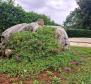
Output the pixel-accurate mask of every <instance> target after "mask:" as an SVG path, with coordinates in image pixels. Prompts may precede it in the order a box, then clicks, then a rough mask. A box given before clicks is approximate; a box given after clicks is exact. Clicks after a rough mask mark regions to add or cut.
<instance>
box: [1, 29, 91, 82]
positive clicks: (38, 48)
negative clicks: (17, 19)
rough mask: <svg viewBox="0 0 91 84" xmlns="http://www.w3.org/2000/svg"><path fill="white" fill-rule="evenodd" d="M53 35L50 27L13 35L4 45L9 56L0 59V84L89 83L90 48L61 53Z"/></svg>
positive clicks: (90, 69)
mask: <svg viewBox="0 0 91 84" xmlns="http://www.w3.org/2000/svg"><path fill="white" fill-rule="evenodd" d="M54 35H55V34H54V29H52V28H50V29H49V28H44V29H40V30H39V31H37V32H36V33H31V32H22V33H16V34H15V35H14V36H13V37H12V38H11V40H10V42H9V43H8V44H7V48H11V49H12V50H13V52H14V53H13V55H12V57H11V58H2V57H0V84H91V67H90V65H91V61H90V60H91V48H81V47H71V49H70V50H68V51H61V49H60V47H58V44H57V41H56V40H55V37H54ZM30 51H31V52H30ZM17 55H18V56H19V57H20V59H19V60H18V59H16V56H17Z"/></svg>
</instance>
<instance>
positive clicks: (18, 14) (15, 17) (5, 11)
mask: <svg viewBox="0 0 91 84" xmlns="http://www.w3.org/2000/svg"><path fill="white" fill-rule="evenodd" d="M39 18H42V19H44V21H45V25H57V24H56V23H55V22H54V21H52V20H50V18H49V17H47V16H45V15H41V14H37V13H34V12H26V11H25V10H24V9H22V7H20V6H19V5H17V6H14V0H4V1H3V0H2V1H1V0H0V33H1V32H3V31H4V30H5V29H7V28H9V27H11V26H14V25H16V24H20V23H31V22H34V21H36V20H37V19H39Z"/></svg>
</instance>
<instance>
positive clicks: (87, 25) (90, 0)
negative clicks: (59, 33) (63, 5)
mask: <svg viewBox="0 0 91 84" xmlns="http://www.w3.org/2000/svg"><path fill="white" fill-rule="evenodd" d="M77 1H78V0H77ZM78 5H79V7H78V8H76V9H75V10H74V11H72V12H71V13H70V14H69V15H68V17H67V18H66V21H65V22H64V26H65V28H67V29H69V28H72V29H87V30H91V0H79V2H78Z"/></svg>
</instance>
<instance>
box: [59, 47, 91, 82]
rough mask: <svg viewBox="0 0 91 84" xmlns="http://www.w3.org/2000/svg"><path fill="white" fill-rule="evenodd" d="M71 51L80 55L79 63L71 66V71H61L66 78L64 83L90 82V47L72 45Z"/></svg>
mask: <svg viewBox="0 0 91 84" xmlns="http://www.w3.org/2000/svg"><path fill="white" fill-rule="evenodd" d="M72 52H73V53H75V55H79V56H80V57H81V64H80V65H79V66H73V68H74V71H73V72H71V73H64V72H61V74H60V75H61V77H64V78H65V79H66V83H65V84H91V48H83V47H81V48H80V47H72Z"/></svg>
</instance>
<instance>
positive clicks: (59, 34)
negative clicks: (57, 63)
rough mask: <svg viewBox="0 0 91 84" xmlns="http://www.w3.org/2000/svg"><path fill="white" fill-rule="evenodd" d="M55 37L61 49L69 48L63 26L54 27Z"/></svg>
mask: <svg viewBox="0 0 91 84" xmlns="http://www.w3.org/2000/svg"><path fill="white" fill-rule="evenodd" d="M56 39H57V41H58V43H59V44H60V47H61V48H62V50H66V49H69V47H70V41H69V38H68V35H67V33H66V31H65V29H64V28H63V27H61V26H60V27H56Z"/></svg>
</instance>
